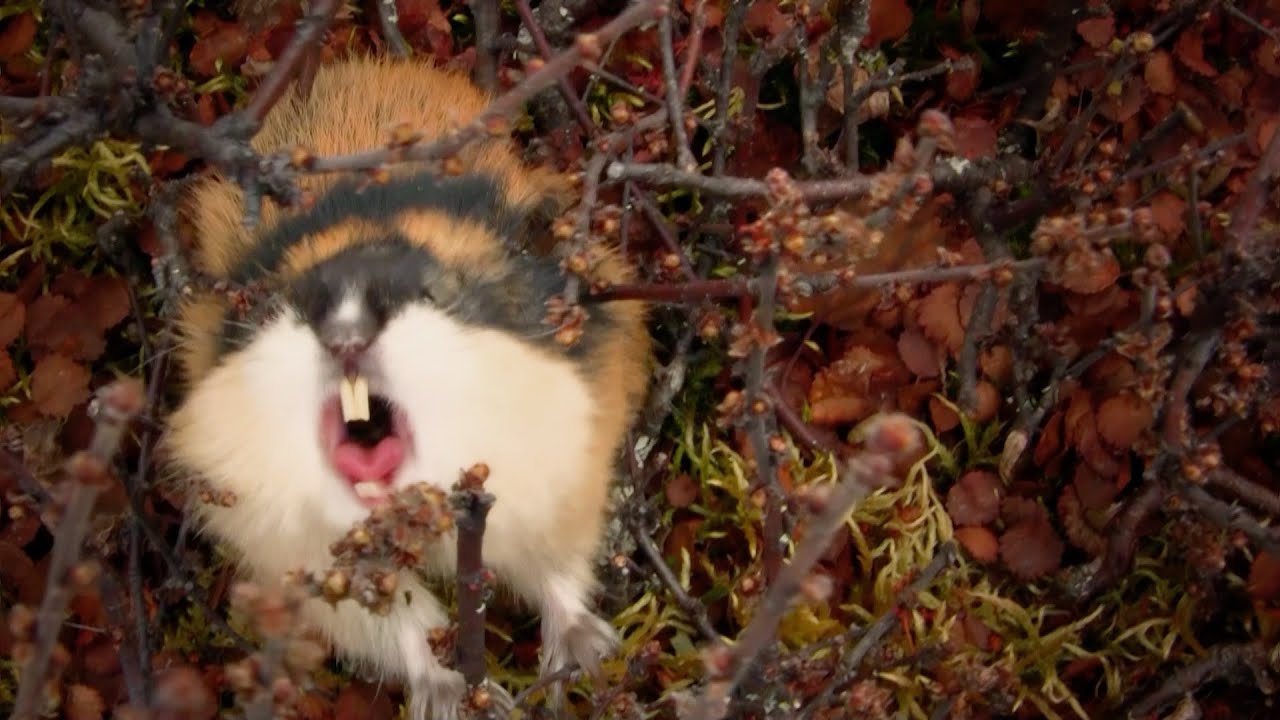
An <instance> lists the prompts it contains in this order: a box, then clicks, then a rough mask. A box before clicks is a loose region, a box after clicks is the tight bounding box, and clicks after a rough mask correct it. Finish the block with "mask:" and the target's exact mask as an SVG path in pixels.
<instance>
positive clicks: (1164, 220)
mask: <svg viewBox="0 0 1280 720" xmlns="http://www.w3.org/2000/svg"><path fill="white" fill-rule="evenodd" d="M1151 218H1152V220H1154V221H1155V223H1156V227H1158V228H1160V232H1162V233H1164V236H1165V237H1166V238H1169V239H1173V238H1177V237H1178V236H1180V235H1182V231H1183V230H1184V229H1185V228H1186V226H1187V202H1186V201H1185V200H1183V199H1182V198H1180V197H1178V196H1177V195H1174V194H1173V193H1171V192H1169V191H1168V190H1164V191H1161V192H1159V193H1156V195H1155V196H1154V197H1152V198H1151Z"/></svg>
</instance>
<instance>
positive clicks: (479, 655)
mask: <svg viewBox="0 0 1280 720" xmlns="http://www.w3.org/2000/svg"><path fill="white" fill-rule="evenodd" d="M488 476H489V468H488V466H486V465H475V466H473V467H472V468H471V469H470V470H468V471H466V472H465V473H463V476H462V479H461V480H460V481H459V482H458V483H457V484H456V485H455V486H454V488H453V493H452V494H451V495H450V497H449V502H450V505H451V506H452V507H453V510H454V516H455V518H456V520H457V525H458V642H457V646H456V648H457V667H458V671H459V672H461V673H462V675H463V677H465V678H466V679H467V684H468V685H470V686H471V687H476V686H479V685H480V684H482V683H483V682H484V680H485V662H484V614H485V613H484V608H485V592H486V590H487V586H488V575H489V572H488V571H487V570H486V568H485V566H484V558H483V555H482V550H483V547H484V528H485V519H486V518H487V517H488V515H489V508H490V507H492V506H493V502H494V497H493V495H492V494H490V493H487V492H485V490H484V481H485V480H486V479H487V478H488Z"/></svg>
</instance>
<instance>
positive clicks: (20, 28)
mask: <svg viewBox="0 0 1280 720" xmlns="http://www.w3.org/2000/svg"><path fill="white" fill-rule="evenodd" d="M38 29H39V23H37V22H36V16H35V15H34V14H33V13H30V12H24V13H19V14H18V15H13V16H11V17H9V18H7V19H5V20H0V60H9V59H12V58H16V57H19V56H20V55H23V54H25V53H26V52H27V51H28V50H30V49H31V43H33V42H35V39H36V31H37V30H38Z"/></svg>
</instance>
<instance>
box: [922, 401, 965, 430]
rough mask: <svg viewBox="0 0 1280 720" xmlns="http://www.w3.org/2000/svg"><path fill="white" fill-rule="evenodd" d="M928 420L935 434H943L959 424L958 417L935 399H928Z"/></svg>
mask: <svg viewBox="0 0 1280 720" xmlns="http://www.w3.org/2000/svg"><path fill="white" fill-rule="evenodd" d="M929 419H930V420H932V421H933V429H934V431H935V432H940V433H944V432H947V431H948V430H953V429H955V428H956V426H958V425H959V424H960V416H959V415H957V414H956V411H955V410H952V409H951V408H950V407H948V406H947V404H946V403H944V402H942V401H941V400H939V399H938V398H936V397H931V398H929Z"/></svg>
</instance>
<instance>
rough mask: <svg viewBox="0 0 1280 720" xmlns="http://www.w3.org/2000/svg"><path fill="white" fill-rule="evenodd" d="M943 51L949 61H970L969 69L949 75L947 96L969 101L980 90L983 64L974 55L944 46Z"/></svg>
mask: <svg viewBox="0 0 1280 720" xmlns="http://www.w3.org/2000/svg"><path fill="white" fill-rule="evenodd" d="M941 50H942V56H943V57H945V58H947V59H948V60H953V61H958V60H960V59H961V58H966V57H967V58H968V59H969V67H968V68H967V69H957V70H952V71H951V72H949V73H947V95H948V96H949V97H950V98H951V99H952V100H968V99H969V98H970V97H972V96H973V91H974V90H977V89H978V81H979V78H980V76H981V72H982V63H981V62H980V60H979V59H978V58H977V57H975V56H973V55H972V54H969V53H963V52H960V51H959V50H956V49H954V48H951V47H948V46H946V45H943V46H942V48H941ZM957 130H959V128H957ZM993 132H994V131H993Z"/></svg>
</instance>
